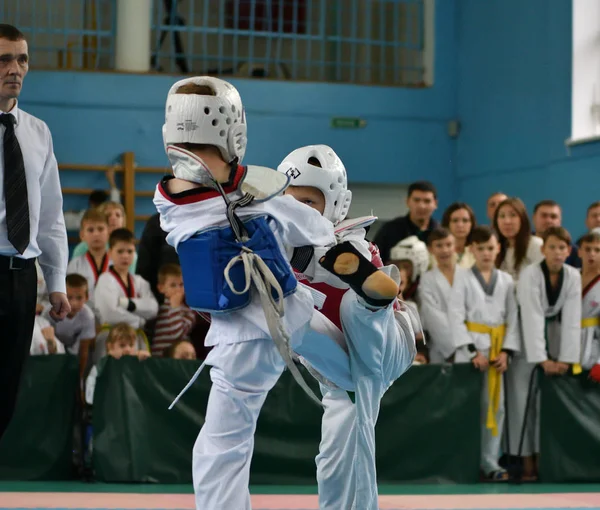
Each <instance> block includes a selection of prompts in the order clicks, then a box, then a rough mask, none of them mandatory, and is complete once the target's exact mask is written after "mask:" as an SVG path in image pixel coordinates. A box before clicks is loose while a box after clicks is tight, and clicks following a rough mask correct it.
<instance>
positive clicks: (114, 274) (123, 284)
mask: <svg viewBox="0 0 600 510" xmlns="http://www.w3.org/2000/svg"><path fill="white" fill-rule="evenodd" d="M108 242H109V245H110V250H109V257H110V259H111V261H112V264H113V265H112V266H111V267H110V268H109V269H108V271H107V272H106V273H103V274H101V275H100V278H98V283H97V285H96V290H95V306H96V310H97V312H98V315H99V318H100V322H101V324H103V325H105V326H114V325H115V324H118V323H120V322H125V323H127V324H129V325H130V326H131V327H132V328H134V329H136V330H137V331H138V333H139V334H140V335H141V336H143V337H144V338H145V334H144V333H143V327H144V325H145V324H146V321H147V320H150V319H154V318H155V317H156V314H157V313H158V302H157V301H156V298H155V297H154V294H152V290H151V289H150V284H149V283H148V282H147V281H146V280H144V279H143V278H142V277H141V276H139V275H133V274H131V273H130V272H129V267H130V266H131V262H132V261H133V254H134V253H135V243H134V238H133V234H132V233H131V232H130V231H129V230H127V229H125V228H119V229H116V230H114V231H113V232H112V233H111V234H110V238H109V241H108ZM146 348H148V350H149V346H147V347H146Z"/></svg>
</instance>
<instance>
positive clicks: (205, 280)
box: [154, 77, 335, 510]
mask: <svg viewBox="0 0 600 510" xmlns="http://www.w3.org/2000/svg"><path fill="white" fill-rule="evenodd" d="M163 136H164V142H165V147H166V151H167V155H168V157H169V160H170V162H171V165H172V167H173V174H174V176H169V177H166V178H164V179H163V180H162V181H161V183H160V184H159V185H158V186H157V190H156V194H155V197H154V203H155V205H156V208H157V210H158V212H159V213H160V221H161V227H162V228H163V229H164V230H165V231H166V232H167V233H168V236H167V242H168V243H169V244H171V245H172V246H174V247H175V248H176V249H177V251H178V254H179V259H180V263H181V267H182V272H183V277H184V284H185V288H186V301H187V303H188V304H189V306H190V307H191V308H193V309H195V310H197V311H203V312H209V313H210V314H211V316H212V324H211V327H210V330H209V332H208V335H207V337H206V341H205V342H206V345H207V346H214V348H213V349H212V350H211V352H210V354H209V355H208V357H207V359H206V364H208V365H210V366H212V369H211V371H210V375H211V379H212V382H213V384H212V387H211V392H210V397H209V401H208V407H207V410H206V420H205V423H204V426H203V427H202V429H201V431H200V434H199V436H198V439H197V441H196V444H195V445H194V451H193V481H194V491H195V496H196V507H197V508H198V509H202V510H224V509H227V510H229V509H231V510H248V509H250V494H249V491H248V483H249V472H250V461H251V457H252V452H253V447H254V431H255V429H256V422H257V419H258V415H259V412H260V409H261V407H262V405H263V403H264V401H265V398H266V396H267V393H268V392H269V390H270V389H271V388H272V387H273V386H274V385H275V383H276V382H277V380H278V379H279V376H280V375H281V373H282V371H283V370H284V368H285V367H286V365H287V366H288V368H289V369H290V371H292V373H295V374H296V376H298V374H299V373H298V371H297V368H296V366H295V365H294V363H293V362H291V346H292V345H293V344H294V343H297V342H298V341H299V339H300V338H301V337H302V335H303V332H304V330H305V329H306V328H307V327H308V323H309V322H310V320H311V317H312V314H313V307H314V301H313V298H312V295H311V293H310V291H309V290H308V289H307V288H306V287H303V286H302V285H298V284H297V281H296V279H295V277H294V275H293V272H292V270H291V267H290V265H289V262H288V261H287V259H286V258H285V256H284V253H285V251H284V248H283V247H284V246H291V247H294V246H305V245H310V244H314V245H316V246H324V245H333V244H335V238H334V234H333V226H332V225H331V223H330V222H327V221H326V220H325V219H324V218H322V217H321V215H320V214H318V213H317V212H316V211H313V210H312V209H310V208H308V207H306V206H304V205H302V204H300V203H298V202H297V201H295V200H294V199H293V198H292V197H287V196H277V195H280V194H281V192H282V191H283V190H284V189H285V187H286V186H287V185H288V182H289V179H288V178H286V177H285V176H283V175H281V174H279V173H277V172H276V171H274V170H271V169H266V168H263V167H252V166H248V167H242V166H240V162H241V160H242V158H243V156H244V152H245V150H246V118H245V114H244V109H243V106H242V102H241V99H240V96H239V94H238V92H237V90H236V89H235V88H234V87H233V86H232V85H231V84H229V83H227V82H225V81H223V80H219V79H217V78H212V77H196V78H189V79H185V80H182V81H179V82H177V83H175V85H173V87H171V90H170V91H169V94H168V97H167V103H166V119H165V125H164V127H163ZM299 218H302V221H299ZM246 271H247V272H246ZM284 309H285V315H284V314H283V310H284ZM191 382H193V380H192V381H191ZM191 382H190V383H191ZM301 382H303V381H301Z"/></svg>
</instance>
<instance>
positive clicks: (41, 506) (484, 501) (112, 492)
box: [0, 482, 600, 510]
mask: <svg viewBox="0 0 600 510" xmlns="http://www.w3.org/2000/svg"><path fill="white" fill-rule="evenodd" d="M251 492H252V507H253V510H318V504H317V496H316V487H297V486H293V487H291V486H288V487H283V486H259V487H253V488H252V490H251ZM379 493H380V497H379V501H380V503H379V504H380V509H381V510H438V509H440V510H442V509H443V510H472V509H493V510H502V509H511V510H512V509H537V510H546V509H567V508H592V509H596V510H600V485H544V484H527V485H507V484H478V485H398V486H390V485H383V486H381V487H380V491H379ZM22 508H27V509H37V510H46V509H57V508H59V509H69V510H75V509H93V510H104V509H111V510H112V509H136V510H146V509H148V510H150V509H153V510H154V509H165V510H194V497H193V495H192V490H191V487H190V486H187V485H185V486H183V485H116V484H100V483H96V484H84V483H79V482H0V510H8V509H10V510H15V509H22ZM224 510H229V509H224ZM232 510H233V509H232ZM340 510H343V509H340Z"/></svg>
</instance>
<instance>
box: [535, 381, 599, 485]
mask: <svg viewBox="0 0 600 510" xmlns="http://www.w3.org/2000/svg"><path fill="white" fill-rule="evenodd" d="M541 394H542V396H541V416H540V424H541V427H540V481H542V482H544V483H557V482H560V483H573V482H596V483H597V482H600V385H598V384H596V383H593V382H591V381H590V380H589V379H588V373H587V372H584V373H583V374H580V375H578V376H564V377H542V378H541Z"/></svg>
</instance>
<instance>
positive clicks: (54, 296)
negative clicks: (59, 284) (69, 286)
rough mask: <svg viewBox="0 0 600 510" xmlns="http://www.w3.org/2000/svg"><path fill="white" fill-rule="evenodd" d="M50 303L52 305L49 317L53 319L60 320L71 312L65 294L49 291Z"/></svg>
mask: <svg viewBox="0 0 600 510" xmlns="http://www.w3.org/2000/svg"><path fill="white" fill-rule="evenodd" d="M50 304H51V305H52V309H51V310H50V317H52V318H53V319H54V320H55V321H62V320H63V319H64V318H65V317H66V316H67V314H68V313H70V312H71V305H70V304H69V300H68V299H67V295H66V294H63V293H62V292H51V293H50Z"/></svg>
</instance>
